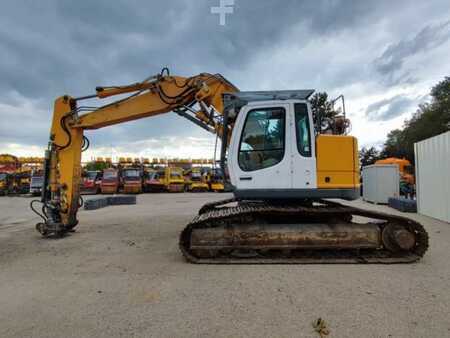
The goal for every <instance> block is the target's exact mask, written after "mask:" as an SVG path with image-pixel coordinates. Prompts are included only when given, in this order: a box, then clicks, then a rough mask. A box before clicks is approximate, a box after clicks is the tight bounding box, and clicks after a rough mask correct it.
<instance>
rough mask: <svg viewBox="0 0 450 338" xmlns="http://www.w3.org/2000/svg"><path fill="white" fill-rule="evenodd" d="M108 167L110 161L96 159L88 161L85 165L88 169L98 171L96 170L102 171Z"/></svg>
mask: <svg viewBox="0 0 450 338" xmlns="http://www.w3.org/2000/svg"><path fill="white" fill-rule="evenodd" d="M106 168H108V163H106V162H96V161H91V162H88V163H86V166H85V170H86V171H96V170H98V171H101V170H103V169H106Z"/></svg>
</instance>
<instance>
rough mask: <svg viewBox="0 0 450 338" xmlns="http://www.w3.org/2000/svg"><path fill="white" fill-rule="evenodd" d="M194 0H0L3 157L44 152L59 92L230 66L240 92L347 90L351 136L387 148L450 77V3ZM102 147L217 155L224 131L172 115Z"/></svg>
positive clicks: (97, 141)
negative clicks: (228, 1)
mask: <svg viewBox="0 0 450 338" xmlns="http://www.w3.org/2000/svg"><path fill="white" fill-rule="evenodd" d="M218 4H219V0H196V1H189V0H185V1H181V0H180V1H177V0H164V1H156V0H154V1H150V0H145V1H135V0H115V1H110V0H102V1H94V0H92V1H91V0H84V1H83V0H80V1H63V0H58V1H56V0H55V1H50V0H42V1H32V0H29V1H24V0H14V1H8V0H5V1H2V8H1V12H0V55H1V58H0V116H1V120H0V153H5V152H8V153H14V154H17V155H41V154H42V151H43V149H44V147H45V145H46V143H47V139H48V133H49V127H50V119H51V111H52V105H53V100H54V99H55V98H56V97H58V96H60V95H63V94H70V95H73V96H82V95H88V94H92V93H93V92H94V88H95V87H96V86H99V85H114V84H127V83H133V82H136V81H139V80H142V79H144V78H146V77H147V76H149V75H152V74H156V73H157V72H159V71H160V69H161V68H162V67H164V66H167V67H169V68H170V69H171V72H172V74H177V75H182V76H190V75H193V74H197V73H199V72H211V73H217V72H219V73H222V74H223V75H224V76H225V77H227V78H228V79H229V80H230V81H232V82H233V83H234V84H235V85H236V86H237V87H239V88H240V89H241V90H271V89H301V88H315V89H316V90H318V91H327V92H328V93H329V94H330V96H332V97H335V96H338V95H339V94H344V95H345V98H346V104H347V111H348V114H349V116H350V118H351V120H352V124H353V129H352V134H353V135H355V136H357V137H358V138H359V143H360V145H361V146H364V145H377V144H381V143H382V142H383V140H384V138H385V137H386V134H387V133H388V132H389V130H391V129H394V128H397V127H400V126H401V125H402V122H403V120H404V119H405V118H408V117H409V116H410V115H411V113H413V112H414V111H415V109H416V107H417V105H418V104H419V103H420V102H424V101H426V100H427V99H428V97H427V94H428V93H429V90H430V88H431V86H432V85H433V84H435V83H437V82H438V81H440V80H442V79H443V78H444V76H445V75H447V76H448V75H449V74H450V5H449V2H448V0H429V1H392V0H391V1H350V0H347V1H338V0H333V1H331V0H330V1H289V0H285V1H276V0H273V1H263V0H255V1H250V0H234V6H233V13H232V14H229V15H227V17H226V24H225V25H224V26H221V25H220V24H219V16H218V15H217V14H212V13H211V7H212V6H217V5H218ZM87 136H88V137H89V138H90V140H91V148H90V150H89V151H88V152H87V154H86V155H85V159H87V158H89V157H91V156H98V155H103V156H111V155H112V156H118V155H125V156H145V157H164V156H169V157H176V156H177V157H211V155H212V153H213V149H214V141H215V138H214V136H212V135H209V134H208V133H207V132H205V131H203V130H202V129H200V128H198V127H196V126H195V125H193V124H191V123H190V122H188V121H185V120H184V119H183V118H181V117H178V116H177V115H175V114H173V113H170V114H166V115H164V116H159V117H154V118H150V119H145V120H139V121H134V122H129V123H126V124H122V125H118V126H113V127H107V128H104V129H101V130H97V131H94V132H87Z"/></svg>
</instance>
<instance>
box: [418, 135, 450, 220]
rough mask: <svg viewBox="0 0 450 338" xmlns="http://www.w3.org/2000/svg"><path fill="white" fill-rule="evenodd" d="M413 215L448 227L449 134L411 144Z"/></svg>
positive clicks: (449, 194) (449, 190)
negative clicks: (413, 193)
mask: <svg viewBox="0 0 450 338" xmlns="http://www.w3.org/2000/svg"><path fill="white" fill-rule="evenodd" d="M414 153H415V156H416V194H417V211H418V212H419V213H420V214H423V215H426V216H430V217H433V218H437V219H439V220H441V221H445V222H449V223H450V131H448V132H446V133H443V134H440V135H437V136H434V137H431V138H428V139H426V140H423V141H421V142H417V143H415V144H414Z"/></svg>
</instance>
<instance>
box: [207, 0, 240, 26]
mask: <svg viewBox="0 0 450 338" xmlns="http://www.w3.org/2000/svg"><path fill="white" fill-rule="evenodd" d="M233 6H234V0H220V2H219V6H218V7H211V14H219V25H221V26H225V25H226V15H227V14H232V13H233V10H234V8H233Z"/></svg>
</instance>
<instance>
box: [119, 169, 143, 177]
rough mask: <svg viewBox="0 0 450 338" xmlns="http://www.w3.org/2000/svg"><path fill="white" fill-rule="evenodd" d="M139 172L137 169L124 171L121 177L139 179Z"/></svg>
mask: <svg viewBox="0 0 450 338" xmlns="http://www.w3.org/2000/svg"><path fill="white" fill-rule="evenodd" d="M139 176H140V174H139V170H138V169H133V170H125V171H124V172H123V177H130V178H134V177H139Z"/></svg>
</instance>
